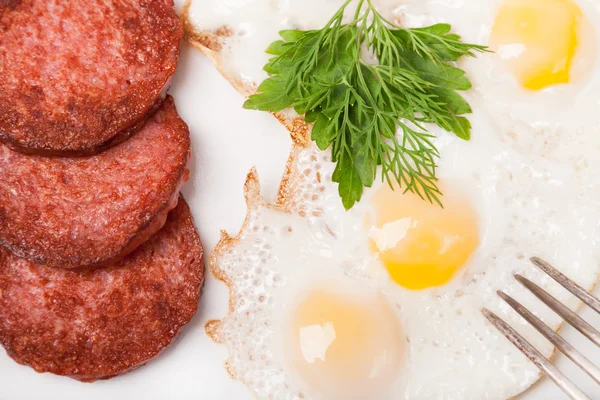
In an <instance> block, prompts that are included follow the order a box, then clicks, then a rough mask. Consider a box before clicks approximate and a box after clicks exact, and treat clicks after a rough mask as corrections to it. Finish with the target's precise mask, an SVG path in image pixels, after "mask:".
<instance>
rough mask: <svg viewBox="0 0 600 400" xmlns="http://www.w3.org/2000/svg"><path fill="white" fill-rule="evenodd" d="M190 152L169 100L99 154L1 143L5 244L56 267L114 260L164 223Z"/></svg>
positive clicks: (0, 233) (0, 226) (0, 236)
mask: <svg viewBox="0 0 600 400" xmlns="http://www.w3.org/2000/svg"><path fill="white" fill-rule="evenodd" d="M189 151H190V136H189V130H188V127H187V125H186V124H185V122H183V121H182V120H181V119H180V118H179V116H178V115H177V110H176V109H175V105H174V103H173V99H172V98H171V97H168V98H167V99H166V100H165V102H164V104H163V105H162V106H161V108H160V109H159V110H158V111H157V112H156V114H155V115H154V116H153V117H152V118H151V119H150V120H149V121H148V122H147V123H146V125H145V126H144V128H143V129H142V130H141V131H140V132H138V133H137V134H135V135H134V136H133V137H132V138H130V139H129V140H127V141H125V142H123V143H121V144H119V145H118V146H115V147H113V148H111V149H109V150H107V151H105V152H103V153H100V154H98V155H95V156H89V157H71V158H68V157H44V156H35V155H25V154H22V153H19V152H17V151H14V150H11V149H10V148H9V147H8V146H6V145H2V144H0V245H3V246H4V247H6V248H7V249H9V250H10V251H11V252H13V253H15V254H16V255H17V256H19V257H22V258H25V259H28V260H30V261H32V262H35V263H38V264H44V265H49V266H54V267H58V268H78V267H97V266H106V265H110V264H112V263H114V262H116V261H118V260H119V259H120V258H122V257H124V256H125V255H127V254H128V253H130V252H132V251H133V250H135V248H136V247H138V246H139V245H140V244H142V243H143V242H144V241H145V240H146V239H148V238H149V237H150V236H151V235H152V234H154V233H155V232H157V231H158V230H159V229H160V228H161V227H162V226H163V224H164V223H165V219H166V218H167V214H168V212H169V211H170V210H171V209H173V208H174V207H175V206H176V204H177V199H178V196H179V194H178V193H179V188H180V186H181V184H182V183H183V182H184V181H185V180H187V175H188V172H187V169H186V163H187V160H188V157H189Z"/></svg>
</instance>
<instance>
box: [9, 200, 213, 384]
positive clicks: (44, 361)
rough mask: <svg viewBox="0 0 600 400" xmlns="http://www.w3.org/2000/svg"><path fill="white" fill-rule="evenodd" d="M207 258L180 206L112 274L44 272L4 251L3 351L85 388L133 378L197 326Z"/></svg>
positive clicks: (106, 271) (110, 269)
mask: <svg viewBox="0 0 600 400" xmlns="http://www.w3.org/2000/svg"><path fill="white" fill-rule="evenodd" d="M202 256H203V253H202V246H201V244H200V239H199V237H198V234H197V232H196V229H195V228H194V224H193V220H192V217H191V215H190V210H189V208H188V205H187V204H186V203H185V201H184V200H183V199H182V200H180V201H179V205H178V206H177V207H176V208H175V209H174V210H173V211H171V213H170V214H169V217H168V220H167V223H166V224H165V226H164V228H163V229H162V230H161V231H160V232H158V233H157V234H156V235H154V236H153V237H152V238H151V239H150V240H149V241H147V242H146V243H145V244H144V245H142V246H141V247H140V248H138V249H137V250H136V251H135V252H134V253H132V254H130V255H129V256H128V257H126V258H125V259H123V260H122V261H121V262H120V263H118V264H116V265H114V266H112V267H108V268H103V269H95V270H92V271H80V270H76V271H73V270H66V269H59V268H52V267H46V266H42V265H37V264H32V263H30V262H28V261H26V260H23V259H20V258H18V257H16V256H14V255H12V254H11V253H10V252H8V251H7V250H4V249H1V248H0V344H2V346H4V348H5V349H6V351H7V353H8V355H9V356H10V357H12V358H13V359H14V360H15V361H17V362H18V363H20V364H24V365H28V366H30V367H32V368H33V369H35V370H36V371H38V372H51V373H53V374H58V375H65V376H69V377H71V378H74V379H78V380H81V381H93V380H96V379H108V378H111V377H114V376H117V375H121V374H124V373H127V372H129V371H132V370H133V369H135V368H137V367H140V366H141V365H143V364H145V363H146V362H148V361H149V360H151V359H152V358H154V357H155V356H156V355H158V354H159V353H160V352H161V351H162V350H164V349H165V348H166V347H167V346H169V345H170V344H171V343H172V342H173V340H174V339H175V337H176V336H177V334H178V332H179V330H180V329H181V327H183V326H184V325H185V324H187V323H188V322H189V321H190V320H191V319H192V317H193V315H194V314H195V312H196V310H197V307H198V301H199V299H200V293H201V287H202V284H203V281H204V263H203V257H202Z"/></svg>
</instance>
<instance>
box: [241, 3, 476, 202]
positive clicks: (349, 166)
mask: <svg viewBox="0 0 600 400" xmlns="http://www.w3.org/2000/svg"><path fill="white" fill-rule="evenodd" d="M352 1H353V0H347V1H346V2H345V3H344V5H343V6H342V7H341V8H340V9H339V10H338V11H337V12H336V13H335V15H334V16H333V17H332V18H331V20H330V21H329V22H328V23H327V25H326V26H325V27H324V28H322V29H320V30H310V31H299V30H286V31H282V32H280V36H281V38H282V40H279V41H276V42H273V43H272V44H271V45H270V46H269V48H268V49H267V50H266V51H267V53H269V54H271V55H273V57H272V58H271V59H270V60H269V62H268V63H267V65H266V66H265V67H264V70H265V71H266V72H267V73H269V75H270V77H269V78H267V79H266V80H265V81H263V82H262V84H261V85H260V86H259V87H258V89H257V93H256V94H255V95H253V96H251V97H250V98H249V99H248V100H247V101H246V103H245V104H244V107H245V108H248V109H256V110H263V111H271V112H278V111H281V110H283V109H285V108H289V107H293V108H294V109H295V110H296V112H297V113H298V114H300V115H305V119H306V121H307V122H312V123H314V125H313V128H312V139H313V140H314V141H315V142H316V144H317V146H318V147H319V148H320V149H322V150H326V149H328V148H331V156H332V160H333V161H334V162H335V163H336V168H335V171H334V174H333V180H334V181H335V182H337V183H338V184H339V193H340V196H341V198H342V202H343V204H344V207H345V208H346V209H350V208H351V207H352V206H353V205H354V204H355V203H356V202H357V201H359V200H360V198H361V197H362V194H363V188H364V187H371V186H372V184H373V182H374V180H375V178H376V176H377V171H378V168H379V167H381V172H382V174H381V176H382V179H384V180H386V181H387V182H388V183H389V184H390V185H394V182H397V184H399V186H400V187H401V188H402V189H403V190H404V191H411V192H413V193H416V194H417V195H419V196H420V197H421V198H423V199H427V200H428V201H430V202H435V203H438V204H440V205H441V201H440V197H441V193H440V190H439V188H438V186H437V177H436V168H437V159H438V157H439V153H438V151H437V149H436V148H435V146H434V145H433V144H432V141H431V139H432V138H433V136H432V135H431V134H430V133H428V132H427V130H426V128H425V124H428V123H432V124H436V125H438V126H440V127H441V128H443V129H445V130H446V131H449V132H454V133H455V134H456V135H457V136H458V137H460V138H462V139H465V140H469V138H470V131H471V125H470V123H469V120H468V119H467V118H465V117H464V116H463V115H464V114H468V113H470V112H471V107H470V106H469V104H468V103H467V101H466V100H465V99H464V98H463V97H462V96H461V95H460V94H459V93H457V91H462V90H467V89H469V88H471V83H470V81H469V79H468V78H467V77H466V76H465V72H464V71H463V70H461V69H459V68H457V67H455V66H453V65H451V63H452V62H455V61H457V60H458V59H460V58H461V57H464V56H474V53H475V52H480V51H485V50H486V48H485V47H484V46H479V45H474V44H468V43H463V42H462V41H461V38H460V36H458V35H456V34H454V33H451V27H450V25H448V24H436V25H432V26H429V27H425V28H416V29H405V28H402V27H400V26H398V25H397V24H395V23H393V22H391V21H389V20H387V19H385V18H384V17H383V16H382V15H381V14H380V13H379V12H378V11H377V10H376V9H375V7H374V6H373V4H372V0H359V1H358V2H357V7H356V11H355V13H354V18H353V19H352V21H351V22H349V23H344V22H343V19H344V15H345V13H346V11H347V10H346V9H347V8H348V6H349V5H350V3H351V2H352ZM365 49H367V51H368V53H370V54H371V56H374V58H375V59H376V60H377V61H376V62H374V63H370V62H367V61H366V58H367V57H365V54H363V53H364V52H365Z"/></svg>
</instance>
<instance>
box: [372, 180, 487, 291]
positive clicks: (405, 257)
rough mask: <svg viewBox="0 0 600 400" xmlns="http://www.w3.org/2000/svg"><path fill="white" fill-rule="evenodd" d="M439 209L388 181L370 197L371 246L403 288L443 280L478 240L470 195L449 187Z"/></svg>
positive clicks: (438, 283) (450, 277)
mask: <svg viewBox="0 0 600 400" xmlns="http://www.w3.org/2000/svg"><path fill="white" fill-rule="evenodd" d="M442 202H443V204H444V208H441V207H440V206H439V205H436V204H431V203H429V202H427V201H424V200H422V199H421V198H419V197H418V196H416V195H414V194H412V193H405V194H403V193H402V190H395V191H393V190H392V189H391V188H390V187H389V186H388V185H384V186H382V187H381V189H379V191H378V192H377V193H376V194H375V196H374V198H373V202H372V205H373V213H372V214H370V215H368V216H367V223H368V224H369V225H370V227H369V237H370V240H371V249H372V251H374V252H375V253H377V254H378V255H379V259H380V260H381V262H382V263H383V264H384V265H385V267H386V269H387V270H388V272H389V274H390V277H391V278H392V279H393V280H394V281H395V282H396V283H398V284H399V285H401V286H403V287H405V288H407V289H413V290H418V289H425V288H428V287H432V286H440V285H443V284H445V283H447V282H448V281H449V280H450V279H452V277H453V276H454V275H455V274H456V272H457V271H458V270H460V269H461V267H462V266H463V265H465V264H466V263H467V261H468V260H469V257H470V256H471V254H473V252H474V251H475V249H476V248H477V246H478V245H479V225H478V218H477V215H476V212H475V210H474V209H473V207H472V205H471V203H470V202H469V200H468V199H467V198H466V197H465V196H463V195H461V194H460V193H456V192H453V191H450V190H449V191H447V192H446V193H445V195H444V197H443V198H442Z"/></svg>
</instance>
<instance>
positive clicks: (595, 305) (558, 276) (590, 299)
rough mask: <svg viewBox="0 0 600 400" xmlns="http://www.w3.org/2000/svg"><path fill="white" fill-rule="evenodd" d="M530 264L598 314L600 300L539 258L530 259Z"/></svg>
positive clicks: (599, 311)
mask: <svg viewBox="0 0 600 400" xmlns="http://www.w3.org/2000/svg"><path fill="white" fill-rule="evenodd" d="M531 262H532V263H534V264H535V265H537V266H538V268H540V269H541V270H542V271H544V272H545V273H547V274H548V275H550V277H551V278H552V279H554V280H555V281H556V282H558V283H560V284H561V285H562V287H564V288H565V289H567V290H568V291H569V292H571V293H573V294H574V295H575V296H577V297H578V298H579V299H580V300H581V301H583V302H584V303H585V304H587V305H588V306H590V307H591V308H592V309H594V310H595V311H596V312H597V313H600V300H598V298H597V297H595V296H594V295H592V294H591V293H589V292H588V291H587V290H585V289H584V288H582V287H581V286H579V285H578V284H576V283H575V282H573V281H572V280H571V279H569V278H567V277H566V276H565V275H564V274H563V273H561V272H560V271H558V270H557V269H556V268H554V267H553V266H552V265H550V264H549V263H548V262H546V261H544V260H542V259H541V258H539V257H533V258H531Z"/></svg>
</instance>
